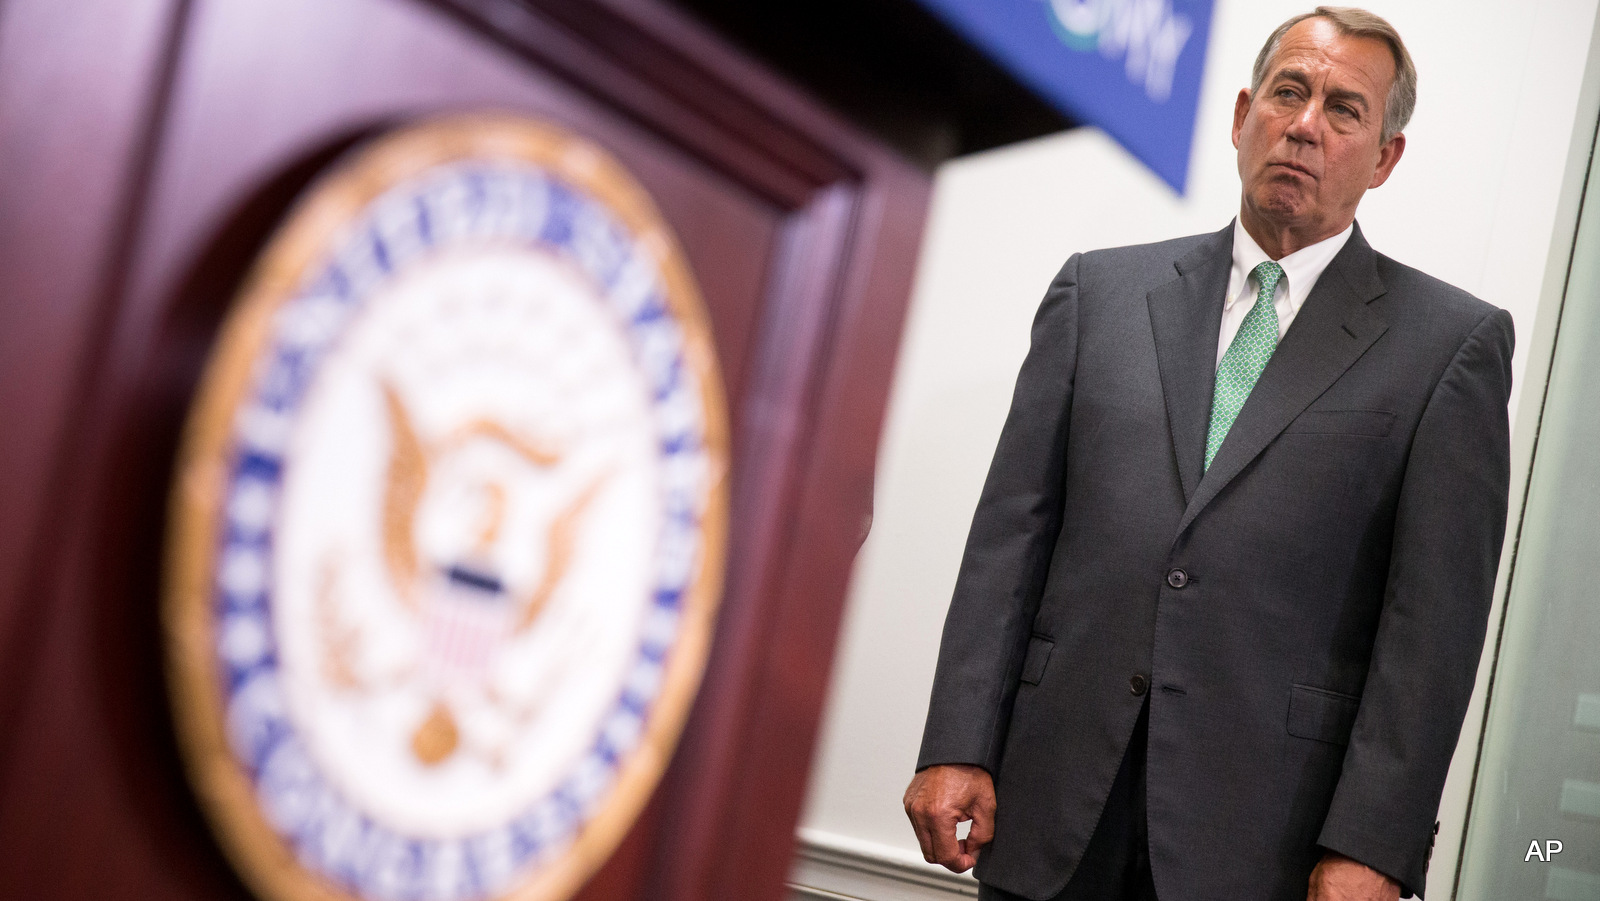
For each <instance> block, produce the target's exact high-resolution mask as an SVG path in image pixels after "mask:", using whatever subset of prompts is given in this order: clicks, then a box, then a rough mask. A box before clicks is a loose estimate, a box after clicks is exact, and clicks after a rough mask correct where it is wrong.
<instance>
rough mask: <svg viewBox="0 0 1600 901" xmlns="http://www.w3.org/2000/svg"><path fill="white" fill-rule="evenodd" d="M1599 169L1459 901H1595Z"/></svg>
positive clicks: (1580, 240) (1547, 416)
mask: <svg viewBox="0 0 1600 901" xmlns="http://www.w3.org/2000/svg"><path fill="white" fill-rule="evenodd" d="M1597 176H1600V171H1595V170H1591V172H1590V177H1589V185H1588V188H1587V194H1586V196H1585V198H1584V206H1583V218H1582V221H1581V222H1580V224H1579V228H1578V236H1577V241H1576V244H1575V247H1574V258H1573V264H1572V273H1571V277H1570V279H1569V281H1568V285H1567V295H1566V301H1565V304H1564V306H1563V309H1562V313H1561V324H1560V328H1559V330H1558V334H1557V339H1556V348H1555V358H1554V363H1553V366H1552V368H1551V372H1550V386H1549V393H1548V395H1547V399H1546V403H1545V408H1544V415H1543V417H1542V420H1541V423H1540V428H1539V438H1538V445H1537V447H1536V448H1535V451H1534V462H1533V477H1532V481H1531V482H1530V483H1529V488H1528V499H1527V505H1526V507H1525V508H1524V515H1523V520H1522V533H1521V537H1520V541H1519V542H1518V544H1517V545H1515V553H1516V555H1517V556H1516V559H1515V564H1514V567H1513V570H1512V575H1511V594H1510V597H1509V599H1508V602H1507V608H1506V610H1507V613H1506V619H1505V632H1504V640H1503V643H1502V645H1501V648H1500V654H1499V666H1498V669H1497V671H1496V674H1495V681H1494V686H1493V689H1492V693H1491V694H1490V697H1489V720H1488V725H1487V728H1486V729H1485V732H1484V747H1483V757H1482V761H1481V766H1480V768H1479V770H1478V777H1477V782H1476V788H1475V790H1474V794H1473V802H1472V813H1471V818H1470V820H1469V822H1468V829H1467V840H1466V847H1465V850H1464V853H1463V855H1462V868H1461V882H1460V889H1459V891H1458V892H1457V894H1456V897H1457V898H1458V899H1460V901H1508V899H1537V898H1552V899H1559V901H1600V177H1597ZM1524 337H1525V336H1524ZM1512 519H1513V525H1514V523H1515V519H1516V517H1515V511H1513V517H1512ZM1513 537H1515V536H1513ZM1511 546H1512V545H1510V544H1509V543H1508V547H1511ZM1491 637H1492V632H1491Z"/></svg>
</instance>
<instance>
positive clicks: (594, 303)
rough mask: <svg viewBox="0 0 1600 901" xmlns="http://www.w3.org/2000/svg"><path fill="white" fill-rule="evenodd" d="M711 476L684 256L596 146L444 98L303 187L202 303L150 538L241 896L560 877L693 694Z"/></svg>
mask: <svg viewBox="0 0 1600 901" xmlns="http://www.w3.org/2000/svg"><path fill="white" fill-rule="evenodd" d="M727 466H728V426H727V416H726V411H725V402H724V399H723V394H722V387H721V382H720V378H719V375H718V371H717V366H716V361H715V353H714V349H713V346H712V339H711V332H710V328H709V324H708V320H707V315H706V312H705V310H704V307H703V305H702V303H701V301H700V298H699V294H698V291H697V289H696V286H695V283H694V281H693V278H692V277H691V275H690V271H689V268H688V265H687V263H686V262H685V260H684V257H683V254H682V252H681V251H680V250H679V248H678V245H677V243H676V241H675V239H674V237H673V235H672V234H671V232H670V231H669V230H668V228H667V226H666V225H665V224H664V223H663V222H662V220H661V217H660V216H659V215H658V213H657V212H656V210H655V208H654V206H653V205H652V203H651V201H650V199H649V197H648V196H647V195H646V193H645V192H644V191H643V190H642V189H641V188H640V187H639V186H638V185H637V184H636V183H635V182H634V180H633V179H632V178H630V177H629V175H628V174H627V173H626V172H625V171H624V170H623V169H622V167H621V166H620V165H619V164H618V163H617V162H616V161H615V160H613V159H612V158H610V157H609V156H608V155H607V154H606V153H605V152H603V151H602V150H601V149H600V148H598V147H596V146H595V145H594V144H592V143H590V142H588V141H586V140H584V139H581V138H579V137H576V136H574V135H572V134H570V133H567V132H565V131H563V130H561V129H558V128H555V127H552V126H549V125H545V124H540V123H536V122H531V121H526V120H523V119H518V118H512V117H508V116H473V117H455V118H449V119H442V120H437V121H432V122H427V123H424V124H421V125H416V126H412V127H408V128H404V129H402V130H399V131H397V132H395V133H391V134H389V135H388V136H386V137H383V138H380V139H378V140H376V141H375V142H373V143H372V144H370V145H368V146H367V147H365V148H364V149H361V150H360V151H358V152H357V153H356V154H355V155H354V156H353V158H351V159H349V160H348V161H347V162H345V163H343V164H341V165H340V166H339V167H338V168H337V169H335V170H334V171H332V172H330V173H329V174H328V175H326V176H325V177H323V178H322V179H321V180H320V181H318V182H317V183H316V184H314V185H313V186H312V187H311V188H310V189H309V190H308V191H307V193H306V194H305V196H304V197H303V198H302V199H301V200H300V202H299V203H298V204H297V206H296V207H295V209H294V210H293V211H292V212H291V214H290V215H289V216H288V218H287V220H286V221H285V223H284V224H283V225H282V226H281V228H280V229H279V231H278V232H277V234H276V235H275V237H274V238H273V239H272V240H271V242H270V243H269V245H268V246H267V248H266V249H265V251H264V252H263V254H262V255H261V257H260V259H259V261H258V263H257V265H256V267H255V269H254V270H253V273H252V275H251V276H250V277H249V278H248V280H247V281H246V283H245V286H244V288H243V289H242V291H241V293H240V295H239V296H238V298H237V299H236V301H235V304H234V307H233V308H232V311H231V312H230V314H229V315H228V317H227V319H226V321H225V323H224V325H223V328H222V331H221V334H220V338H219V339H218V341H217V344H216V347H215V349H214V351H213V354H212V357H211V360H210V363H209V366H208V368H207V370H206V373H205V376H204V379H203V381H202V383H201V386H200V390H199V393H198V397H197V399H196V401H195V403H194V406H193V408H192V410H191V414H190V419H189V422H188V427H187V431H186V434H185V437H184V440H183V444H182V449H181V452H180V455H179V460H178V464H177V470H176V474H175V482H174V489H173V499H172V505H171V507H172V515H171V526H170V534H169V538H168V559H167V576H166V586H165V600H164V605H165V609H164V616H165V619H166V631H167V643H168V656H169V669H170V682H171V687H172V694H173V699H174V703H173V707H174V711H175V717H176V721H177V728H178V733H179V738H180V744H181V746H182V749H183V752H184V754H185V756H186V762H187V765H188V769H189V772H190V776H191V780H192V782H193V784H194V787H195V790H196V793H197V795H198V796H199V798H200V800H201V803H202V806H203V807H204V809H205V812H206V814H207V815H208V817H209V819H210V820H211V822H212V825H213V827H214V829H215V831H216V832H217V834H218V836H219V840H220V842H221V844H222V846H223V848H224V849H225V851H226V852H227V853H228V855H229V856H230V858H231V859H232V861H233V862H234V864H235V866H236V867H237V868H238V869H239V871H240V872H241V874H242V875H243V877H244V878H245V879H246V881H247V882H248V883H249V884H250V885H251V886H252V888H254V889H255V890H256V891H257V892H258V893H259V894H261V895H263V896H265V897H267V898H270V899H280V901H288V899H291V898H292V899H308V898H322V899H348V901H354V899H374V901H377V899H385V901H387V899H396V901H399V899H428V901H472V899H500V898H515V899H526V901H546V899H561V898H566V897H568V896H570V895H571V894H572V893H573V892H574V891H576V889H577V888H578V887H579V886H581V885H582V883H583V882H584V880H586V879H587V878H588V877H589V876H590V875H591V874H592V873H593V872H594V870H595V869H596V868H597V867H598V866H599V865H600V863H602V862H603V861H604V860H605V859H606V858H607V857H608V856H609V855H610V854H611V852H612V851H613V850H614V849H615V847H616V845H617V843H618V842H619V841H620V839H621V837H622V835H623V834H624V833H625V832H626V831H627V829H628V827H629V826H630V825H631V824H632V822H633V820H634V818H635V816H636V815H637V814H638V812H639V810H640V808H641V807H642V805H643V804H644V802H645V800H646V799H647V798H648V797H649V795H650V793H651V791H652V790H653V789H654V787H655V785H656V783H657V781H658V779H659V777H660V775H661V772H662V770H663V768H664V767H665V765H666V762H667V760H668V759H669V758H670V756H671V754H672V750H673V747H674V745H675V743H676V741H677V738H678V735H679V732H680V731H681V729H682V726H683V722H684V719H685V716H686V714H687V711H688V708H689V705H690V702H691V701H692V699H693V697H694V694H695V692H696V689H697V688H698V685H699V681H700V677H701V673H702V669H703V666H704V662H705V657H706V650H707V646H708V643H709V640H710V634H711V628H712V625H713V619H714V614H715V609H716V606H717V601H718V597H719V593H720V582H721V574H722V568H723V555H724V546H725V541H726V528H727V489H726V484H727V478H726V476H727Z"/></svg>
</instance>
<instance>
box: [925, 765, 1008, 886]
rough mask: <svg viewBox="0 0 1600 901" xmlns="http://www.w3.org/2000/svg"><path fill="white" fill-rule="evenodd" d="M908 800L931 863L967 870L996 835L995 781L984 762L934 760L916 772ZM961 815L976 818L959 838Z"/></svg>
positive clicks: (927, 857) (956, 869)
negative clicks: (967, 763) (985, 767)
mask: <svg viewBox="0 0 1600 901" xmlns="http://www.w3.org/2000/svg"><path fill="white" fill-rule="evenodd" d="M905 805H906V816H908V817H910V818H911V826H912V828H913V829H915V830H916V831H917V843H918V844H920V845H921V846H922V857H923V859H924V860H926V861H927V862H928V863H937V864H942V865H944V866H946V867H949V868H950V869H952V870H954V871H955V872H957V873H965V872H966V871H968V870H970V869H972V865H973V864H975V863H977V862H978V851H979V849H981V848H982V847H983V846H984V845H987V844H989V840H990V839H992V838H994V781H993V780H992V779H990V778H989V773H988V771H987V770H985V769H984V768H983V767H979V766H968V765H966V764H959V763H953V764H944V765H941V766H930V767H928V768H927V769H925V770H923V771H922V772H920V773H918V774H917V775H915V776H913V777H912V779H911V784H910V785H909V786H907V787H906V797H905ZM963 820H971V821H972V831H970V832H968V833H967V837H966V838H964V839H957V838H956V824H957V823H960V822H962V821H963Z"/></svg>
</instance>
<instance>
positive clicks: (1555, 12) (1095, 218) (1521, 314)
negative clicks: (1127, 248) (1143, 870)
mask: <svg viewBox="0 0 1600 901" xmlns="http://www.w3.org/2000/svg"><path fill="white" fill-rule="evenodd" d="M1374 2H1375V11H1376V12H1378V13H1380V14H1382V15H1384V16H1386V17H1387V18H1389V19H1390V21H1391V22H1393V23H1394V24H1395V26H1396V27H1397V28H1399V30H1400V32H1401V33H1402V34H1403V35H1405V37H1406V40H1407V43H1408V45H1409V47H1410V49H1411V52H1412V55H1413V57H1414V58H1415V60H1416V63H1417V68H1418V71H1419V73H1420V89H1419V100H1418V107H1417V114H1416V117H1415V119H1414V120H1413V122H1412V124H1411V126H1410V127H1409V128H1407V129H1406V133H1407V136H1408V139H1409V143H1408V146H1407V149H1406V154H1405V157H1404V159H1402V160H1401V162H1400V165H1399V167H1398V169H1397V170H1396V171H1395V174H1394V176H1393V177H1392V178H1391V179H1390V181H1389V183H1388V184H1387V185H1385V186H1384V187H1382V188H1380V189H1378V190H1377V191H1375V192H1372V193H1370V194H1369V195H1368V196H1367V198H1366V200H1365V201H1364V202H1363V204H1362V208H1361V211H1360V214H1359V216H1358V219H1359V221H1360V222H1361V225H1362V228H1363V229H1364V230H1365V232H1366V235H1367V237H1368V239H1369V240H1370V241H1371V243H1372V245H1373V246H1374V247H1376V248H1377V249H1378V250H1380V251H1382V252H1384V253H1386V254H1388V255H1390V256H1392V257H1395V258H1396V259H1399V260H1401V261H1403V262H1406V263H1409V264H1411V265H1413V266H1416V267H1418V268H1420V269H1423V270H1424V271H1427V272H1429V273H1431V274H1433V275H1436V276H1439V277H1441V278H1443V279H1445V280H1446V281H1449V282H1452V283H1454V284H1456V285H1458V286H1460V287H1462V288H1465V289H1466V290H1468V291H1471V292H1473V293H1474V294H1477V295H1478V296H1480V297H1483V298H1485V299H1487V300H1489V301H1490V302H1492V303H1495V304H1497V305H1499V306H1502V307H1505V308H1506V309H1508V310H1510V311H1511V313H1512V315H1513V317H1514V318H1515V320H1516V325H1517V334H1518V347H1517V356H1516V359H1515V367H1516V370H1515V371H1516V376H1517V383H1518V385H1519V386H1520V390H1519V392H1518V399H1519V400H1520V401H1521V403H1522V404H1526V405H1528V407H1529V411H1532V412H1536V405H1537V403H1538V397H1539V393H1540V391H1541V390H1542V386H1543V369H1544V366H1543V363H1542V360H1547V359H1548V344H1549V340H1550V339H1549V335H1550V334H1551V333H1552V332H1553V328H1552V327H1551V323H1550V321H1549V320H1550V318H1551V313H1550V311H1551V309H1552V308H1553V307H1554V302H1553V300H1554V299H1555V298H1557V297H1559V288H1560V275H1561V273H1562V272H1563V271H1564V262H1565V257H1566V252H1567V251H1568V250H1569V249H1570V240H1571V238H1570V233H1571V227H1572V219H1573V217H1574V216H1575V209H1576V207H1575V195H1576V190H1577V186H1578V185H1579V184H1581V177H1582V173H1583V171H1584V163H1585V159H1584V157H1586V156H1587V146H1588V143H1587V142H1588V138H1589V136H1590V134H1591V133H1592V129H1593V128H1594V125H1595V118H1594V117H1595V112H1594V109H1593V107H1594V104H1595V97H1594V96H1592V95H1593V94H1594V91H1593V90H1592V84H1593V74H1594V73H1593V72H1592V71H1589V75H1590V79H1589V84H1590V88H1589V89H1585V87H1584V86H1585V83H1586V82H1585V76H1586V71H1588V70H1589V69H1590V68H1592V67H1588V63H1589V60H1590V56H1591V47H1592V46H1593V44H1594V41H1593V31H1594V25H1595V11H1596V4H1597V2H1600V0H1525V2H1521V3H1516V4H1508V3H1505V2H1502V0H1457V2H1454V3H1449V4H1445V3H1441V2H1439V0H1385V2H1381V3H1378V2H1376V0H1374ZM1309 5H1310V4H1309V3H1305V2H1274V0H1233V2H1229V0H1220V2H1219V3H1218V4H1217V10H1216V18H1215V21H1214V23H1213V30H1212V37H1211V48H1210V54H1209V57H1210V62H1209V63H1208V65H1207V69H1206V75H1205V82H1204V84H1203V86H1202V95H1201V103H1200V113H1199V119H1200V121H1199V125H1198V129H1197V134H1196V141H1195V152H1194V159H1193V163H1192V170H1191V177H1190V193H1189V196H1188V197H1182V198H1180V197H1177V196H1176V195H1174V194H1173V192H1172V191H1171V190H1170V189H1168V188H1167V187H1165V186H1164V185H1163V184H1162V183H1161V182H1159V181H1158V180H1157V179H1156V178H1155V177H1154V176H1152V175H1150V174H1149V173H1148V172H1146V171H1145V170H1144V169H1143V168H1141V166H1140V165H1139V164H1138V163H1137V162H1136V161H1134V160H1133V159H1132V158H1131V157H1129V156H1128V155H1127V154H1126V153H1125V152H1124V151H1122V150H1121V149H1120V148H1119V147H1118V146H1117V145H1116V144H1114V143H1113V142H1112V141H1111V140H1110V139H1108V138H1107V137H1105V136H1104V135H1103V134H1101V133H1099V132H1097V131H1093V130H1090V129H1080V130H1077V131H1074V132H1070V133H1066V134H1062V135H1058V136H1053V137H1048V138H1044V139H1040V140H1037V141H1033V142H1029V143H1026V144H1022V145H1017V146H1013V147H1009V148H1004V149H1001V150H997V151H991V152H989V153H985V154H981V155H977V156H973V157H968V158H964V159H961V160H957V161H955V162H952V163H949V164H948V165H946V166H945V167H944V168H942V169H941V170H940V172H939V173H938V177H937V180H936V183H935V191H934V198H933V207H932V210H931V215H930V220H929V227H928V232H927V237H926V243H925V245H924V249H923V256H922V261H921V266H920V270H919V272H918V276H917V283H916V286H915V289H914V294H913V300H912V307H911V314H910V317H909V319H908V322H907V326H906V332H905V337H904V344H903V346H902V348H901V355H900V360H899V366H898V372H897V375H896V381H895V386H894V390H893V395H892V398H891V402H890V409H889V415H888V420H887V423H886V426H885V432H884V437H883V444H882V447H881V450H880V456H879V465H878V483H877V493H876V514H875V521H874V525H873V530H872V534H871V536H870V537H869V538H868V540H867V543H866V545H865V546H864V547H863V549H862V552H861V555H860V557H859V558H858V560H857V563H856V571H855V576H854V581H853V583H852V586H851V599H850V606H849V610H848V613H847V618H846V623H845V627H844V632H843V634H842V636H841V644H840V647H839V653H838V663H837V665H836V669H835V673H834V684H833V690H832V699H831V701H830V705H829V708H828V712H827V716H826V722H825V725H824V731H823V735H822V738H821V744H820V747H819V753H818V757H817V763H816V768H815V770H814V772H813V776H812V785H811V793H810V798H809V803H808V806H807V810H806V813H805V815H804V818H803V827H804V831H803V833H802V835H803V836H805V837H810V838H811V839H813V840H820V841H824V842H831V843H833V844H834V845H841V844H842V845H847V846H848V845H852V844H853V846H854V847H857V848H858V849H861V850H862V851H863V852H864V853H880V854H883V855H886V856H888V857H898V858H900V859H907V858H915V857H916V856H918V855H917V850H916V841H915V839H914V837H913V836H912V834H911V830H910V828H909V827H908V825H907V824H906V820H905V815H904V813H903V812H902V811H901V806H900V795H901V792H902V791H903V790H904V787H905V783H906V781H907V780H908V779H909V778H910V775H911V772H912V767H913V764H914V762H915V759H916V752H917V745H918V741H919V738H920V734H921V730H922V721H923V717H924V715H925V713H926V705H927V699H928V688H929V685H930V684H931V681H932V675H933V667H934V660H935V656H936V653H937V649H938V639H939V631H940V627H941V625H942V621H943V617H944V610H945V606H946V604H947V603H948V601H949V597H950V589H951V586H952V585H953V584H954V581H955V575H956V568H957V565H958V563H959V560H960V554H961V548H962V545H963V542H964V540H965V536H966V528H967V525H968V523H969V521H970V519H971V516H972V510H973V507H974V505H975V503H976V501H977V497H978V493H979V490H980V488H981V485H982V481H983V476H984V473H985V472H986V470H987V467H988V462H989V456H990V454H991V453H992V452H993V449H994V444H995V440H996V438H997V437H998V435H999V431H1000V426H1001V423H1002V421H1003V419H1004V416H1005V411H1006V406H1007V404H1008V402H1009V400H1010V392H1011V386H1012V380H1013V379H1014V377H1015V375H1016V370H1017V366H1018V365H1019V363H1020V362H1021V360H1022V357H1023V354H1024V353H1025V351H1026V349H1027V340H1028V326H1029V322H1030V320H1031V317H1032V315H1033V312H1034V309H1035V307H1036V305H1037V304H1038V302H1039V298H1040V296H1041V295H1042V293H1043V290H1044V288H1045V286H1046V284H1047V283H1048V282H1049V280H1050V278H1051V277H1052V276H1053V275H1054V274H1055V271H1056V269H1057V268H1058V267H1059V266H1060V265H1061V263H1062V261H1063V260H1064V259H1065V258H1066V257H1067V256H1068V255H1069V254H1070V253H1072V252H1074V251H1079V250H1090V249H1093V248H1097V247H1107V246H1113V245H1118V244H1129V243H1137V242H1144V241H1153V240H1158V239H1162V238H1168V237H1173V236H1177V235H1183V234H1191V233H1195V232H1201V231H1213V230H1216V229H1218V228H1220V227H1222V226H1223V225H1225V224H1226V223H1227V222H1228V220H1229V219H1230V218H1231V217H1232V216H1233V215H1234V213H1235V212H1236V210H1237V207H1238V191H1239V185H1238V178H1237V175H1236V170H1235V164H1234V151H1233V147H1232V145H1231V142H1230V139H1229V128H1230V124H1231V112H1232V106H1233V98H1234V96H1235V94H1236V93H1237V91H1238V89H1239V88H1240V87H1243V86H1245V85H1246V84H1247V83H1248V80H1249V68H1250V63H1251V61H1252V60H1253V59H1254V57H1255V53H1256V51H1257V50H1258V48H1259V46H1260V42H1261V41H1262V40H1263V39H1264V37H1265V36H1266V34H1267V32H1269V31H1270V30H1271V28H1272V27H1273V26H1274V25H1276V24H1277V23H1278V22H1280V21H1282V20H1283V19H1285V18H1287V17H1288V16H1290V15H1293V14H1295V13H1298V12H1301V11H1303V10H1304V9H1306V8H1308V6H1309ZM1575 147H1576V148H1581V151H1580V152H1578V153H1574V148H1575ZM1541 314H1542V319H1541ZM1530 352H1531V354H1532V359H1533V360H1534V365H1533V366H1532V367H1531V368H1530V367H1529V365H1528V364H1529V359H1530ZM1530 389H1532V391H1531V393H1530ZM1517 403H1518V401H1517V400H1514V401H1513V410H1514V413H1515V410H1516V406H1517ZM1513 421H1514V422H1516V423H1517V426H1516V430H1517V435H1516V436H1515V442H1516V444H1517V446H1518V447H1519V448H1522V449H1526V448H1527V447H1529V446H1530V445H1531V441H1529V440H1528V439H1529V437H1530V435H1531V431H1532V430H1531V424H1532V419H1531V415H1525V416H1521V417H1514V419H1513ZM1525 464H1526V460H1525V459H1523V460H1520V465H1522V466H1525ZM1519 487H1520V486H1519ZM1518 508H1520V499H1515V498H1514V500H1513V509H1514V510H1515V509H1518ZM1493 635H1494V632H1493V630H1492V629H1491V639H1492V638H1493ZM1482 681H1483V680H1482V679H1481V678H1480V683H1481V682H1482ZM1477 709H1478V708H1475V712H1474V713H1472V714H1469V717H1468V728H1467V734H1466V736H1464V741H1463V746H1464V747H1465V748H1466V750H1465V752H1464V753H1461V754H1458V755H1457V766H1456V767H1455V768H1454V769H1453V770H1452V776H1451V782H1450V784H1449V786H1447V789H1446V799H1445V804H1444V806H1443V811H1442V818H1443V819H1444V820H1445V824H1444V829H1443V831H1442V834H1441V836H1440V844H1439V849H1438V851H1437V852H1436V854H1435V857H1434V866H1433V872H1432V874H1431V876H1430V885H1431V886H1432V887H1433V889H1434V891H1433V892H1431V893H1430V897H1432V898H1435V899H1438V898H1448V897H1449V894H1448V889H1449V887H1450V886H1451V885H1452V880H1453V874H1454V870H1455V866H1454V864H1455V856H1456V848H1457V846H1458V844H1459V835H1460V830H1461V826H1462V822H1461V820H1462V819H1463V817H1464V811H1465V802H1466V791H1467V787H1468V784H1469V782H1470V769H1471V763H1472V757H1473V754H1472V747H1474V746H1475V745H1476V731H1477V722H1476V718H1477V717H1479V716H1480V715H1481V714H1479V713H1477V712H1476V711H1477ZM1441 888H1444V889H1446V891H1443V892H1441V891H1440V889H1441Z"/></svg>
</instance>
